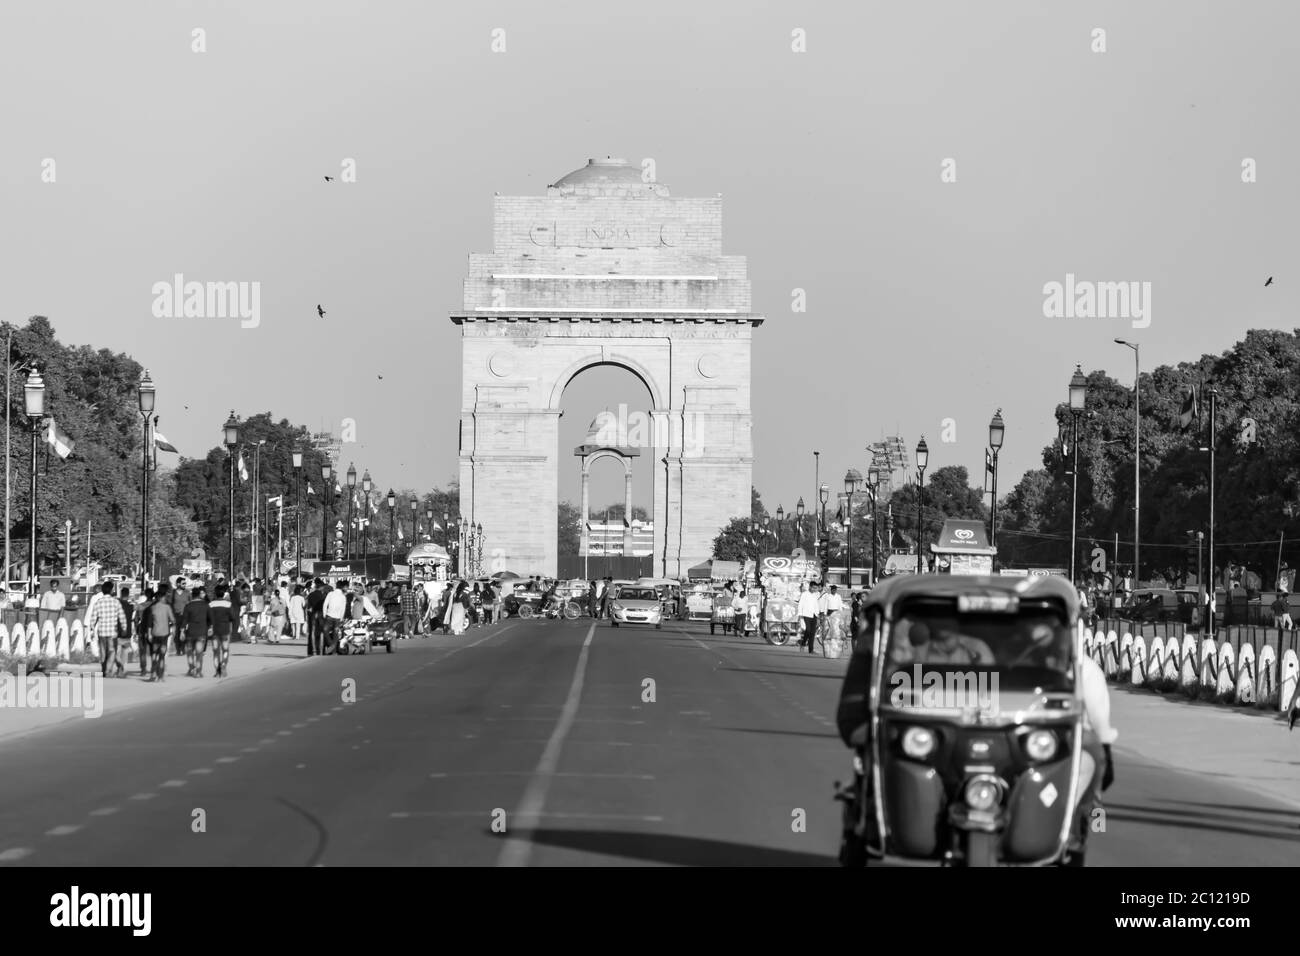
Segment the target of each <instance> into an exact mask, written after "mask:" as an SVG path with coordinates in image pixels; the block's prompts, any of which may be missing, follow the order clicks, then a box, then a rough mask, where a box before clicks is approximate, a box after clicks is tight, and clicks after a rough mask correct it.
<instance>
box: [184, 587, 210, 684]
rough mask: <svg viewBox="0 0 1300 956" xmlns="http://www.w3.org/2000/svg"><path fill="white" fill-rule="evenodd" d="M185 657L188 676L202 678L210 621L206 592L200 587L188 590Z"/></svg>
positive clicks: (185, 621)
mask: <svg viewBox="0 0 1300 956" xmlns="http://www.w3.org/2000/svg"><path fill="white" fill-rule="evenodd" d="M184 625H185V656H186V658H187V659H188V661H189V665H190V667H189V671H188V676H190V677H202V676H203V656H204V655H205V654H206V653H207V652H208V633H209V628H210V627H211V625H212V619H211V617H210V616H209V613H208V600H207V591H206V590H204V588H203V586H202V585H196V586H195V587H193V588H191V589H190V600H189V603H188V604H186V605H185V615H184Z"/></svg>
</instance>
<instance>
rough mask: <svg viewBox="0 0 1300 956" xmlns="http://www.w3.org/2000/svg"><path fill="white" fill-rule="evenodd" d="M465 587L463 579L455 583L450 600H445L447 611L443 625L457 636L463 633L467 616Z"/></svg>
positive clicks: (467, 603) (467, 602) (467, 605)
mask: <svg viewBox="0 0 1300 956" xmlns="http://www.w3.org/2000/svg"><path fill="white" fill-rule="evenodd" d="M465 587H466V585H465V582H464V581H461V582H460V583H459V584H457V585H456V590H455V592H454V593H453V594H452V596H451V600H449V601H448V602H447V612H446V616H445V617H444V618H443V626H444V627H450V628H451V633H452V634H454V635H456V636H457V637H459V636H460V635H462V634H464V633H465V628H466V621H467V618H468V613H467V612H468V610H469V597H468V595H466V593H465Z"/></svg>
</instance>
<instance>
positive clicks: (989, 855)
mask: <svg viewBox="0 0 1300 956" xmlns="http://www.w3.org/2000/svg"><path fill="white" fill-rule="evenodd" d="M966 865H967V866H968V867H988V866H997V865H998V838H997V834H995V833H984V832H982V831H980V830H971V831H970V832H968V833H967V834H966Z"/></svg>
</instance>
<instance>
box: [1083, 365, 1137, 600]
mask: <svg viewBox="0 0 1300 956" xmlns="http://www.w3.org/2000/svg"><path fill="white" fill-rule="evenodd" d="M1087 401H1088V379H1087V378H1085V377H1084V374H1083V366H1081V365H1076V366H1075V367H1074V375H1072V376H1071V377H1070V418H1071V421H1072V423H1073V428H1072V434H1073V437H1072V438H1071V444H1072V445H1073V448H1072V449H1071V451H1072V452H1073V454H1074V475H1073V477H1074V481H1073V483H1072V484H1073V492H1072V496H1073V503H1072V504H1071V507H1070V583H1071V584H1073V585H1075V587H1078V585H1079V582H1078V579H1077V577H1076V575H1075V570H1076V564H1077V561H1078V537H1079V416H1080V415H1082V414H1083V409H1084V406H1085V405H1086V404H1087ZM1134 573H1136V569H1135V571H1134ZM1135 583H1136V582H1135Z"/></svg>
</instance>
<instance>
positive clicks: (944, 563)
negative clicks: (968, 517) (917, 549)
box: [930, 518, 997, 575]
mask: <svg viewBox="0 0 1300 956" xmlns="http://www.w3.org/2000/svg"><path fill="white" fill-rule="evenodd" d="M930 550H931V551H933V552H934V559H935V560H934V563H935V570H936V571H937V572H938V573H939V574H968V575H969V574H992V573H993V557H994V555H996V554H997V549H996V548H991V547H989V539H988V533H987V532H986V531H985V529H984V522H982V521H962V520H959V519H957V518H949V519H948V520H947V521H945V522H944V523H943V530H942V531H940V532H939V539H938V540H937V541H935V542H934V544H932V545H930Z"/></svg>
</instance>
